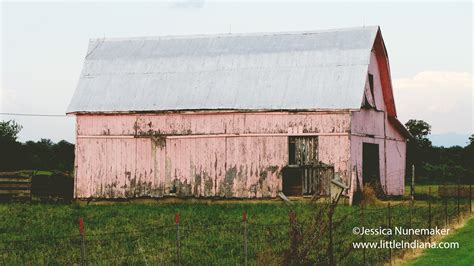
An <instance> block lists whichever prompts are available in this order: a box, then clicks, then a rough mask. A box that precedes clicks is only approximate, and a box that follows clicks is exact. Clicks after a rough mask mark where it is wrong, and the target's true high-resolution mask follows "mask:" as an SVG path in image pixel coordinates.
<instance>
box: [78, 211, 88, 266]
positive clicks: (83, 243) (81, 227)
mask: <svg viewBox="0 0 474 266" xmlns="http://www.w3.org/2000/svg"><path fill="white" fill-rule="evenodd" d="M79 234H80V236H81V265H83V266H84V265H87V254H86V240H85V235H84V219H82V217H81V218H79Z"/></svg>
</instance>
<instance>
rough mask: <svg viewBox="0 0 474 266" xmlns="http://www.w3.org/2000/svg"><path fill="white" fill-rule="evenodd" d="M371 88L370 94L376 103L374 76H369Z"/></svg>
mask: <svg viewBox="0 0 474 266" xmlns="http://www.w3.org/2000/svg"><path fill="white" fill-rule="evenodd" d="M369 88H370V94H371V95H372V99H374V103H375V96H374V75H372V74H369Z"/></svg>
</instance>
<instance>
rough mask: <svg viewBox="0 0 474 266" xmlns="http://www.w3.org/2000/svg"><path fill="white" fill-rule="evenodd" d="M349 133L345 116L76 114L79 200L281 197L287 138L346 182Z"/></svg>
mask: <svg viewBox="0 0 474 266" xmlns="http://www.w3.org/2000/svg"><path fill="white" fill-rule="evenodd" d="M349 130H350V113H349V112H347V111H338V112H302V113H287V112H259V113H238V112H207V113H202V112H199V113H193V112H185V113H168V114H120V115H119V114H117V115H77V149H76V185H75V195H76V197H78V198H89V197H96V198H121V197H139V196H152V197H162V196H167V195H170V193H171V192H172V191H173V187H175V188H176V193H175V194H176V195H177V196H182V197H188V196H194V197H244V198H251V197H276V196H277V193H278V192H279V191H280V190H281V186H282V182H281V178H282V177H281V175H282V174H281V171H282V168H283V167H284V166H286V165H287V164H288V137H289V136H294V135H302V136H318V138H319V148H318V155H319V160H320V161H322V162H324V163H327V164H333V165H334V166H335V172H336V173H337V174H338V175H340V176H341V177H342V178H343V179H344V180H347V175H348V172H349V170H350V165H349V152H350V151H349V149H350V145H349V144H350V141H349Z"/></svg>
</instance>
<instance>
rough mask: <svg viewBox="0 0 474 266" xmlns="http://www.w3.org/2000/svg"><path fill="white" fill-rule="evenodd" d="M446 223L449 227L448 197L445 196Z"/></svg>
mask: <svg viewBox="0 0 474 266" xmlns="http://www.w3.org/2000/svg"><path fill="white" fill-rule="evenodd" d="M444 224H445V227H446V228H448V198H447V197H444Z"/></svg>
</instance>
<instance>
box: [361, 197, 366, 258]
mask: <svg viewBox="0 0 474 266" xmlns="http://www.w3.org/2000/svg"><path fill="white" fill-rule="evenodd" d="M364 208H365V207H364V204H361V205H360V211H361V213H360V215H361V218H362V222H361V227H362V228H364V227H365V212H364ZM362 242H365V234H362ZM362 260H363V263H364V264H363V265H364V266H365V265H366V254H365V246H363V247H362Z"/></svg>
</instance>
